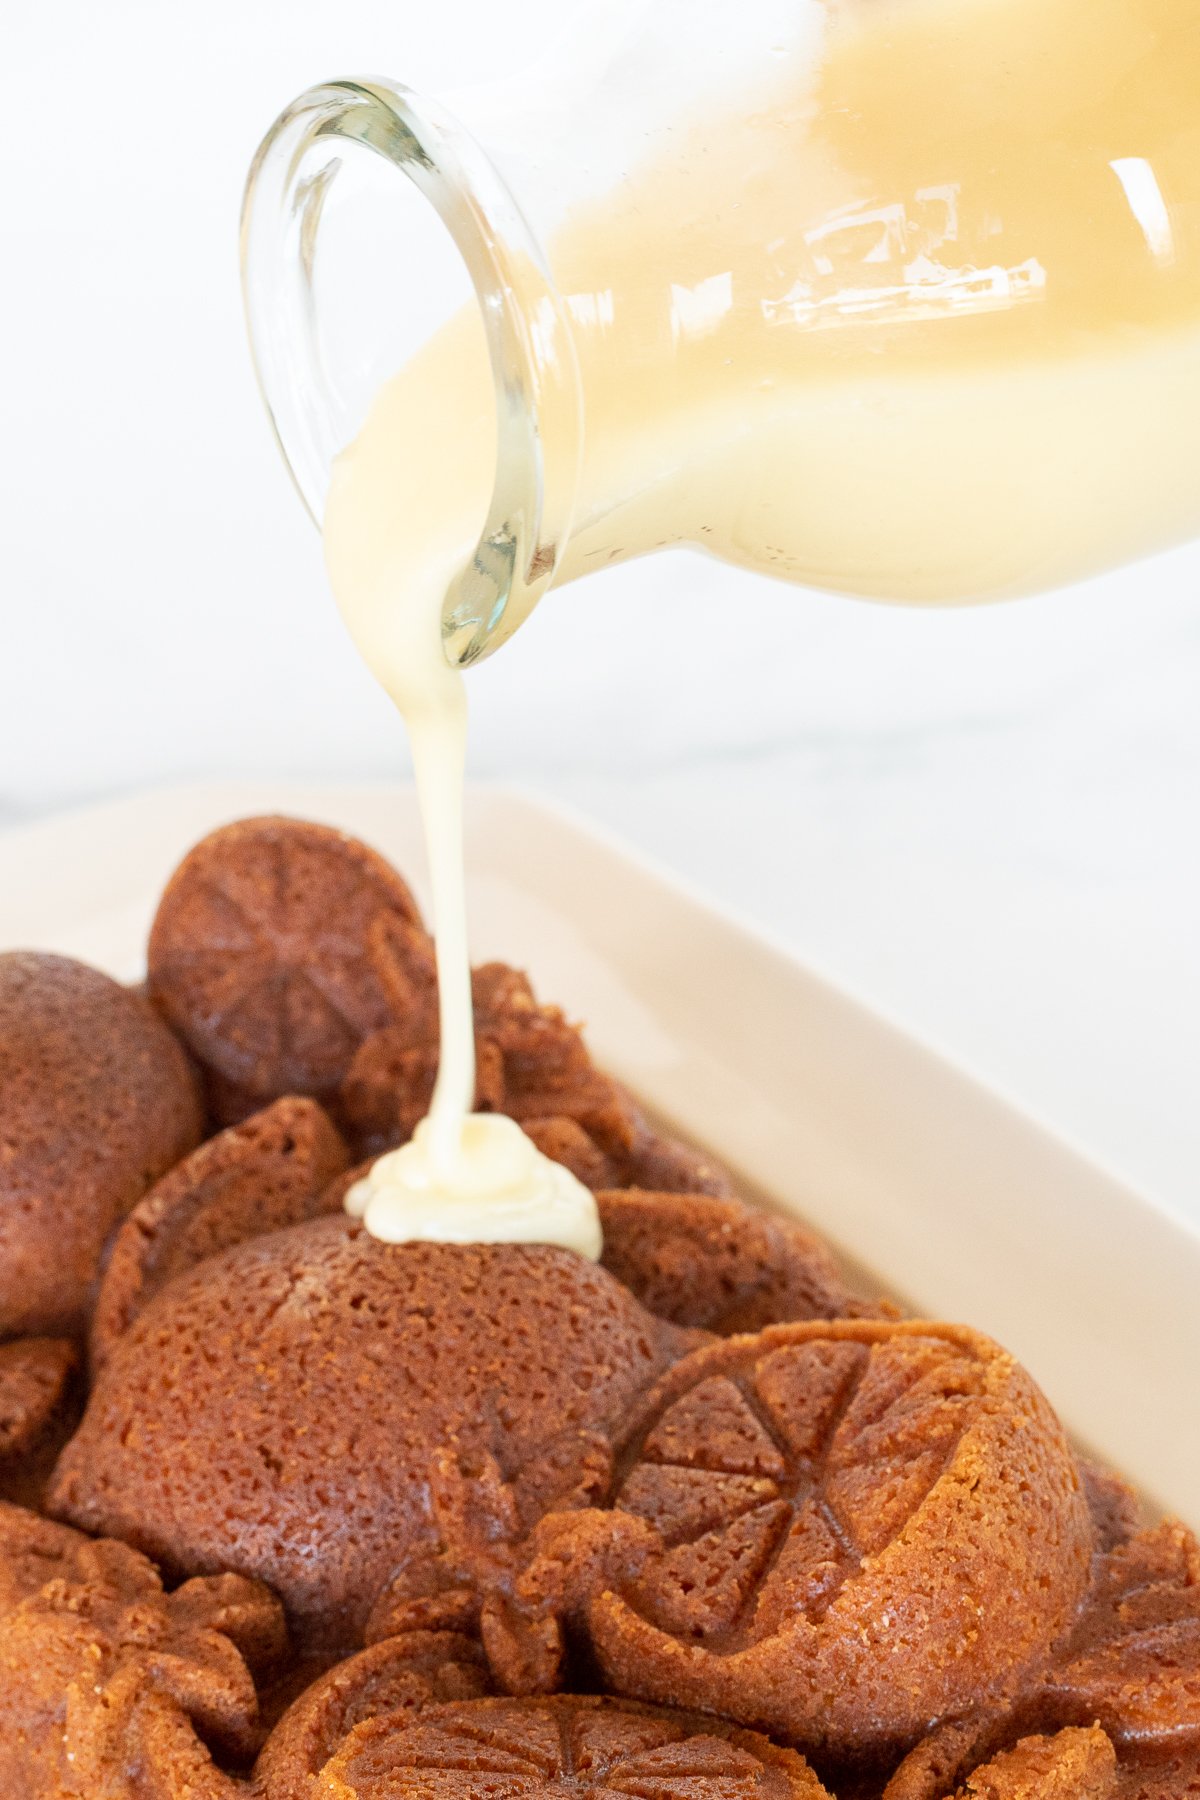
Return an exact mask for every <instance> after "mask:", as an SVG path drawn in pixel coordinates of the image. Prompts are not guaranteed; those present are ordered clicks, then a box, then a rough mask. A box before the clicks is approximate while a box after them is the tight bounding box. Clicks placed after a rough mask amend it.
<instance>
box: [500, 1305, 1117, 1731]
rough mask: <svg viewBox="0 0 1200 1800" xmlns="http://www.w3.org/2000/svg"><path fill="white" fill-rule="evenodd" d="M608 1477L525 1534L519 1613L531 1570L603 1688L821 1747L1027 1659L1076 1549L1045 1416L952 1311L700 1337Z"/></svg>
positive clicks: (1034, 1662) (917, 1718) (1070, 1495)
mask: <svg viewBox="0 0 1200 1800" xmlns="http://www.w3.org/2000/svg"><path fill="white" fill-rule="evenodd" d="M613 1493H614V1509H613V1512H612V1513H611V1514H610V1515H608V1517H607V1519H605V1518H603V1517H600V1516H598V1515H597V1514H596V1513H595V1512H594V1511H593V1512H591V1513H589V1514H579V1515H577V1516H576V1517H575V1518H566V1519H557V1520H547V1521H545V1522H544V1525H543V1526H542V1527H541V1528H539V1535H540V1539H541V1542H542V1545H543V1546H544V1548H543V1552H542V1556H541V1559H540V1560H539V1558H538V1557H537V1556H536V1555H535V1556H534V1558H533V1560H532V1562H531V1564H530V1566H529V1568H528V1570H527V1571H526V1573H525V1575H523V1576H522V1578H521V1582H520V1584H519V1586H518V1589H517V1594H516V1605H517V1608H518V1611H520V1609H521V1608H526V1609H528V1610H529V1613H530V1616H536V1609H537V1595H538V1593H539V1591H540V1590H539V1584H540V1583H543V1582H544V1583H546V1584H547V1586H546V1587H545V1589H544V1590H542V1591H544V1592H546V1593H547V1594H551V1593H554V1592H556V1591H557V1593H558V1594H559V1596H560V1598H559V1602H558V1603H559V1604H560V1605H561V1604H564V1601H563V1598H562V1596H563V1594H564V1592H565V1593H566V1594H567V1596H568V1598H567V1601H566V1604H568V1609H570V1608H571V1607H574V1608H575V1609H577V1610H578V1613H579V1615H580V1617H581V1619H582V1621H583V1623H584V1625H585V1627H586V1631H587V1634H588V1637H589V1639H590V1642H591V1644H592V1646H593V1648H594V1650H595V1651H596V1653H597V1656H598V1659H599V1663H600V1667H601V1669H602V1671H603V1674H604V1677H605V1680H606V1683H607V1685H609V1686H610V1687H611V1688H613V1689H614V1690H615V1691H618V1692H621V1693H628V1694H634V1695H637V1696H639V1697H641V1698H646V1699H651V1700H656V1701H662V1702H666V1701H667V1700H668V1699H669V1701H670V1702H671V1703H673V1704H684V1705H690V1706H700V1707H703V1708H705V1709H706V1710H711V1711H713V1712H716V1713H719V1714H721V1715H722V1716H724V1717H727V1718H734V1719H737V1720H739V1721H741V1722H743V1723H745V1724H749V1725H754V1726H756V1727H758V1728H760V1729H767V1730H770V1731H771V1732H772V1733H773V1734H775V1735H778V1736H779V1737H781V1738H782V1739H784V1740H785V1741H788V1742H793V1743H797V1744H799V1745H800V1746H801V1747H802V1748H806V1747H807V1748H811V1749H812V1750H814V1751H817V1752H820V1753H822V1754H828V1755H832V1756H834V1757H839V1756H845V1755H849V1754H856V1755H861V1756H866V1757H879V1758H881V1759H882V1758H884V1757H886V1756H889V1755H893V1754H895V1753H897V1752H902V1751H903V1749H904V1748H905V1747H906V1745H907V1744H911V1743H913V1742H915V1741H916V1740H917V1739H918V1738H920V1737H921V1736H922V1735H923V1733H924V1731H925V1730H926V1729H927V1725H928V1721H929V1720H930V1719H932V1718H937V1717H938V1716H939V1715H940V1716H947V1715H949V1716H953V1715H954V1714H955V1713H957V1712H959V1711H962V1710H963V1709H964V1708H970V1707H972V1706H974V1705H976V1704H978V1703H979V1702H980V1701H981V1700H986V1698H987V1697H988V1696H989V1695H997V1694H1000V1693H1002V1692H1003V1691H1004V1690H1005V1689H1006V1687H1007V1686H1009V1685H1010V1684H1013V1683H1015V1682H1016V1681H1017V1679H1018V1678H1019V1677H1022V1676H1024V1675H1025V1674H1026V1672H1027V1671H1028V1670H1029V1669H1031V1668H1033V1669H1034V1670H1035V1671H1036V1669H1037V1668H1038V1667H1039V1666H1040V1665H1041V1664H1043V1663H1044V1662H1045V1660H1046V1658H1047V1656H1048V1653H1049V1650H1050V1647H1051V1645H1052V1643H1053V1642H1054V1640H1055V1639H1056V1638H1057V1637H1058V1636H1059V1635H1060V1634H1061V1633H1062V1631H1063V1629H1064V1627H1065V1626H1066V1625H1067V1624H1068V1623H1069V1621H1070V1620H1071V1619H1072V1617H1073V1616H1074V1614H1075V1611H1076V1608H1077V1606H1078V1604H1079V1601H1080V1598H1081V1596H1082V1593H1083V1590H1084V1586H1085V1583H1086V1581H1087V1575H1088V1566H1089V1561H1090V1555H1091V1550H1092V1545H1093V1534H1092V1525H1091V1519H1090V1516H1089V1513H1088V1509H1087V1505H1086V1502H1085V1499H1084V1497H1083V1494H1082V1491H1081V1484H1080V1481H1079V1476H1078V1472H1077V1470H1076V1467H1075V1463H1074V1459H1073V1457H1072V1455H1071V1453H1070V1450H1069V1449H1068V1447H1067V1444H1066V1442H1065V1440H1064V1437H1063V1434H1062V1430H1061V1427H1060V1426H1059V1424H1058V1422H1057V1420H1056V1419H1055V1418H1054V1415H1053V1414H1052V1412H1051V1411H1050V1408H1049V1407H1048V1405H1047V1404H1046V1402H1045V1400H1044V1399H1043V1398H1042V1396H1041V1395H1040V1394H1039V1392H1038V1390H1037V1389H1036V1388H1035V1387H1034V1385H1033V1383H1032V1382H1031V1381H1030V1379H1029V1377H1028V1376H1027V1375H1026V1374H1025V1373H1024V1371H1023V1370H1022V1369H1020V1367H1019V1366H1018V1365H1017V1364H1016V1363H1015V1362H1014V1361H1013V1360H1012V1358H1011V1357H1009V1356H1007V1355H1006V1354H1005V1353H1004V1352H1003V1351H1002V1350H1000V1349H999V1348H998V1347H997V1346H996V1345H994V1344H992V1343H991V1342H990V1341H989V1340H988V1339H985V1338H982V1337H979V1336H978V1335H977V1334H975V1333H972V1332H969V1331H966V1330H963V1329H960V1328H957V1327H947V1326H937V1325H924V1324H883V1323H879V1324H875V1323H866V1322H864V1323H861V1324H860V1323H857V1322H851V1321H835V1322H832V1323H830V1324H823V1325H820V1324H810V1325H793V1326H777V1327H772V1328H770V1329H768V1330H766V1331H763V1332H762V1333H761V1334H759V1335H758V1336H757V1337H742V1338H732V1339H729V1340H727V1341H726V1342H725V1343H723V1344H719V1345H715V1346H713V1347H711V1348H709V1349H705V1350H700V1351H697V1352H696V1353H695V1354H694V1355H692V1356H690V1357H688V1358H687V1359H686V1360H685V1361H684V1362H682V1363H680V1364H678V1365H677V1366H676V1368H674V1369H673V1370H672V1371H671V1372H670V1373H669V1374H668V1375H667V1376H666V1377H665V1378H664V1379H663V1381H662V1382H661V1383H660V1384H659V1386H658V1387H657V1388H656V1389H655V1391H654V1393H653V1394H652V1395H651V1397H650V1399H649V1400H648V1402H647V1407H646V1412H645V1415H644V1416H643V1417H642V1418H641V1419H640V1421H639V1423H638V1425H637V1427H636V1430H635V1431H634V1433H633V1435H632V1436H631V1438H630V1439H629V1441H628V1442H627V1443H625V1445H624V1446H623V1449H622V1450H621V1452H620V1455H619V1458H618V1465H617V1475H616V1481H615V1486H614V1490H613ZM606 1534H607V1547H603V1546H604V1545H605V1543H606ZM573 1538H574V1539H575V1541H576V1548H575V1549H574V1550H573V1548H572V1539H573ZM598 1541H599V1543H600V1544H601V1546H602V1549H601V1550H600V1551H598V1550H597V1542H598ZM573 1556H574V1557H575V1559H576V1561H577V1563H578V1567H579V1569H580V1570H582V1571H583V1573H582V1574H576V1575H575V1577H573V1578H570V1577H564V1576H563V1575H562V1570H563V1569H564V1568H567V1569H569V1568H570V1566H571V1562H572V1557H573ZM564 1581H565V1588H564ZM556 1584H557V1588H556Z"/></svg>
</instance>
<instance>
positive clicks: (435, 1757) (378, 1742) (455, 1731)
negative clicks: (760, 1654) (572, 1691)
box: [259, 1695, 829, 1800]
mask: <svg viewBox="0 0 1200 1800" xmlns="http://www.w3.org/2000/svg"><path fill="white" fill-rule="evenodd" d="M286 1723H287V1722H286V1721H285V1722H284V1729H286ZM266 1774H267V1779H266V1780H265V1781H263V1782H262V1792H263V1800H300V1794H301V1790H298V1789H296V1788H285V1787H281V1786H279V1785H277V1783H276V1782H274V1781H272V1779H270V1775H271V1771H270V1768H269V1767H268V1769H267V1771H266ZM259 1775H260V1780H261V1779H262V1775H263V1765H262V1764H260V1767H259ZM484 1794H486V1795H487V1796H488V1800H572V1796H578V1797H579V1800H601V1796H603V1795H605V1794H615V1795H622V1796H625V1797H626V1800H628V1797H629V1796H631V1795H640V1796H643V1797H644V1800H695V1797H696V1796H699V1795H703V1796H704V1800H829V1796H828V1795H827V1794H826V1791H825V1789H824V1788H823V1787H822V1786H821V1784H820V1782H819V1781H818V1780H817V1778H816V1776H815V1775H814V1774H813V1772H812V1770H811V1769H810V1768H809V1767H808V1765H807V1763H806V1762H805V1761H804V1759H803V1758H802V1757H800V1756H798V1755H797V1754H796V1753H795V1751H792V1750H785V1749H781V1748H780V1747H779V1746H777V1745H775V1744H772V1743H770V1742H769V1741H768V1740H767V1739H766V1738H764V1737H760V1736H759V1735H757V1734H756V1733H754V1732H749V1731H743V1730H739V1729H738V1728H737V1727H735V1726H730V1725H727V1724H723V1723H721V1722H720V1721H718V1720H715V1719H707V1718H700V1717H697V1716H696V1715H688V1714H686V1713H679V1712H671V1711H663V1710H660V1709H658V1708H654V1707H648V1706H641V1705H638V1704H637V1703H636V1702H633V1701H621V1700H613V1699H607V1698H601V1697H596V1696H590V1697H576V1696H572V1695H557V1696H555V1697H553V1698H550V1699H540V1700H534V1699H525V1700H520V1699H515V1700H514V1699H481V1700H473V1701H462V1702H457V1703H449V1704H445V1705H436V1706H430V1707H425V1708H423V1709H420V1710H416V1711H411V1710H410V1711H404V1712H386V1711H385V1712H381V1713H377V1714H375V1715H374V1716H369V1717H365V1718H363V1719H361V1721H360V1722H358V1723H356V1724H354V1725H353V1726H352V1728H351V1729H349V1730H348V1731H347V1732H346V1734H345V1736H344V1737H343V1738H342V1740H341V1742H339V1743H337V1744H336V1745H335V1746H333V1747H332V1748H331V1754H330V1755H329V1758H328V1760H327V1761H326V1762H325V1763H324V1765H323V1766H322V1767H321V1768H320V1770H319V1771H318V1772H316V1773H315V1774H314V1776H313V1777H312V1779H311V1783H310V1787H309V1789H308V1795H307V1796H306V1797H305V1800H435V1797H436V1800H479V1796H481V1795H484Z"/></svg>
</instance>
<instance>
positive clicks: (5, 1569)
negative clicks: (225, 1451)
mask: <svg viewBox="0 0 1200 1800" xmlns="http://www.w3.org/2000/svg"><path fill="white" fill-rule="evenodd" d="M284 1647H285V1640H284V1633H283V1616H282V1612H281V1610H280V1608H279V1606H278V1604H277V1603H276V1602H275V1600H274V1599H273V1598H272V1596H271V1595H270V1594H269V1593H268V1592H267V1591H266V1589H264V1588H262V1587H261V1586H260V1585H259V1584H258V1583H257V1582H249V1581H243V1580H240V1579H238V1578H237V1577H234V1576H225V1577H220V1578H217V1579H213V1580H206V1581H193V1582H188V1583H186V1584H185V1585H184V1586H183V1587H181V1588H180V1589H178V1590H177V1591H176V1592H175V1593H173V1594H168V1593H167V1592H165V1591H164V1589H163V1586H162V1583H161V1581H160V1580H159V1578H158V1575H157V1573H156V1571H155V1570H154V1569H153V1567H152V1566H151V1565H150V1564H149V1563H148V1562H147V1561H146V1559H145V1558H144V1557H141V1556H139V1555H138V1554H137V1553H136V1552H135V1551H133V1550H130V1549H128V1548H127V1547H126V1546H125V1545H124V1544H118V1543H111V1542H104V1541H101V1542H94V1541H92V1540H91V1539H88V1538H85V1537H82V1536H81V1535H80V1534H79V1533H77V1532H74V1531H70V1530H68V1529H66V1528H65V1527H63V1526H57V1525H52V1524H50V1523H49V1522H48V1521H46V1520H44V1519H39V1518H36V1517H35V1516H34V1515H33V1514H30V1513H26V1512H23V1511H22V1510H21V1509H20V1508H17V1507H9V1506H0V1793H3V1794H4V1795H5V1797H6V1800H8V1797H9V1796H11V1800H180V1797H182V1796H188V1800H226V1797H227V1796H232V1795H233V1794H234V1793H235V1791H237V1790H235V1787H234V1784H233V1783H232V1782H231V1781H230V1780H228V1778H227V1777H225V1776H224V1775H222V1774H221V1773H220V1772H219V1770H218V1768H217V1766H216V1765H215V1764H214V1762H213V1760H212V1756H211V1755H210V1749H209V1746H215V1747H217V1748H218V1749H219V1751H220V1752H221V1753H222V1754H224V1755H228V1756H231V1757H234V1758H238V1757H247V1756H248V1755H249V1754H251V1753H252V1752H253V1750H254V1748H255V1746H256V1742H257V1739H258V1735H259V1733H258V1702H257V1695H256V1690H255V1684H254V1678H253V1673H252V1671H254V1670H259V1669H266V1668H269V1667H270V1666H271V1664H272V1663H274V1662H276V1661H278V1659H279V1658H280V1657H281V1656H282V1655H283V1652H284Z"/></svg>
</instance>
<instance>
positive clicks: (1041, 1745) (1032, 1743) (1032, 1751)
mask: <svg viewBox="0 0 1200 1800" xmlns="http://www.w3.org/2000/svg"><path fill="white" fill-rule="evenodd" d="M1116 1791H1117V1758H1116V1753H1115V1752H1114V1750H1113V1747H1112V1745H1111V1744H1110V1743H1109V1741H1108V1739H1107V1738H1106V1737H1105V1735H1104V1733H1103V1732H1102V1731H1101V1730H1100V1729H1099V1727H1098V1726H1092V1727H1091V1728H1090V1729H1088V1730H1080V1731H1074V1730H1066V1731H1060V1732H1058V1733H1056V1735H1055V1736H1054V1737H1031V1738H1022V1739H1021V1741H1020V1742H1019V1743H1018V1744H1015V1745H1014V1746H1013V1748H1012V1749H1011V1750H1003V1751H1001V1752H1000V1754H999V1756H996V1757H994V1758H993V1759H992V1761H991V1762H989V1763H986V1764H985V1765H984V1766H983V1767H982V1768H980V1769H976V1770H975V1771H974V1773H973V1774H971V1775H970V1776H968V1778H967V1781H966V1785H965V1787H964V1788H963V1800H1112V1797H1113V1796H1114V1795H1115V1794H1116Z"/></svg>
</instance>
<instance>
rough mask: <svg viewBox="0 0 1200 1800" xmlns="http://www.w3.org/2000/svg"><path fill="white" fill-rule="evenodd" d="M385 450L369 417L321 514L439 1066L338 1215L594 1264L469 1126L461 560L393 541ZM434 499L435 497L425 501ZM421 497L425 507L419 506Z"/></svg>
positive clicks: (575, 1198)
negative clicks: (408, 802)
mask: <svg viewBox="0 0 1200 1800" xmlns="http://www.w3.org/2000/svg"><path fill="white" fill-rule="evenodd" d="M397 454H398V448H397V444H396V441H395V438H394V436H393V435H392V433H391V432H390V431H389V430H380V429H379V428H378V417H377V415H373V416H372V423H371V424H370V425H369V426H368V428H367V430H366V431H364V432H363V433H362V434H361V436H360V437H359V438H358V439H357V440H356V441H355V443H354V444H352V445H351V446H350V448H349V449H348V450H347V451H345V452H344V453H343V455H342V456H341V457H339V459H338V463H337V466H336V468H335V470H334V478H333V484H332V487H331V490H330V495H329V501H328V504H327V507H326V518H325V557H326V564H327V566H328V569H329V574H330V580H331V582H332V585H333V590H334V594H335V596H336V598H337V601H338V605H339V607H340V609H341V611H342V614H343V617H344V618H345V620H346V622H347V624H348V625H349V627H350V630H351V633H352V635H353V637H354V640H355V642H356V643H357V645H358V647H359V649H360V651H361V652H362V654H363V657H364V658H365V660H366V662H367V663H368V665H369V666H370V668H371V669H372V671H373V672H374V674H375V675H376V677H377V678H378V680H379V681H380V682H381V683H382V685H383V686H384V688H386V690H387V692H388V693H389V694H390V695H391V697H392V699H393V700H394V701H395V703H396V705H397V707H398V708H399V710H400V712H401V713H402V714H403V717H404V721H405V724H406V725H407V727H408V735H409V740H410V742H411V745H412V755H413V768H414V772H415V775H416V784H417V797H418V800H419V802H420V808H421V819H422V824H423V826H424V832H425V843H426V851H427V856H428V862H429V874H430V884H431V888H432V896H433V927H434V938H435V942H436V946H437V973H438V1010H439V1023H440V1030H441V1054H440V1060H439V1064H438V1074H437V1083H436V1086H435V1088H434V1094H433V1103H432V1106H431V1108H430V1112H429V1116H428V1118H427V1119H425V1120H424V1121H423V1122H422V1124H421V1125H420V1126H419V1127H418V1128H417V1131H416V1133H415V1135H414V1137H413V1139H412V1142H411V1143H409V1144H406V1145H404V1146H403V1147H402V1148H401V1149H400V1150H397V1151H395V1152H393V1153H392V1154H390V1155H388V1156H384V1157H382V1158H380V1160H379V1161H378V1162H377V1163H376V1164H375V1166H374V1167H373V1168H372V1169H371V1171H370V1173H369V1174H368V1176H367V1177H366V1178H365V1180H363V1181H361V1182H359V1183H358V1184H357V1185H356V1186H355V1187H354V1188H352V1189H351V1191H350V1194H349V1196H348V1197H347V1209H348V1210H349V1211H350V1212H351V1213H353V1214H356V1215H357V1216H359V1217H361V1218H362V1219H363V1220H364V1222H365V1224H366V1227H367V1230H368V1231H369V1232H371V1233H372V1235H373V1236H375V1237H378V1238H382V1239H384V1240H386V1241H387V1242H390V1243H398V1242H404V1241H407V1240H409V1239H436V1240H441V1241H443V1242H446V1243H512V1242H521V1243H544V1244H561V1245H563V1246H565V1247H566V1248H568V1249H572V1250H577V1251H578V1252H579V1254H580V1255H582V1256H587V1257H590V1258H592V1259H593V1260H596V1259H598V1258H599V1255H600V1250H601V1232H600V1221H599V1215H598V1213H597V1211H596V1202H595V1200H594V1198H593V1196H592V1194H591V1193H590V1192H589V1190H588V1189H587V1188H586V1187H584V1186H583V1184H582V1183H581V1182H579V1181H577V1180H576V1179H575V1177H574V1176H573V1175H572V1174H571V1173H570V1171H569V1170H567V1169H564V1168H563V1167H562V1166H561V1164H559V1163H556V1162H552V1161H551V1160H550V1159H549V1158H548V1157H545V1156H543V1155H542V1153H541V1151H540V1150H538V1148H537V1147H536V1145H535V1144H534V1143H533V1142H532V1141H531V1140H530V1139H529V1138H528V1137H526V1135H525V1133H524V1132H523V1131H522V1130H521V1128H520V1126H519V1125H517V1124H516V1123H515V1122H514V1121H513V1120H511V1119H508V1118H504V1117H502V1116H500V1115H497V1114H473V1113H472V1111H471V1108H472V1105H473V1103H474V1095H475V1021H474V1010H473V1006H472V1000H471V967H470V955H469V948H468V937H467V906H466V888H465V881H464V871H463V820H462V811H463V779H464V768H465V762H466V738H467V696H466V687H465V683H464V681H463V677H462V675H461V674H460V673H459V671H458V670H456V669H452V668H451V667H450V665H449V663H448V662H447V661H446V658H445V655H444V653H443V649H442V600H443V597H444V595H445V591H446V587H447V584H448V582H449V579H450V577H451V576H452V575H453V574H454V573H455V571H456V570H457V568H458V567H459V566H460V563H461V560H462V557H463V555H465V554H466V551H467V548H469V546H463V545H460V544H457V543H451V544H449V545H447V544H443V545H441V546H440V548H441V552H442V554H441V557H440V559H435V560H434V561H433V562H432V563H431V562H430V560H429V558H428V556H426V558H425V560H423V561H422V560H421V559H420V558H419V557H417V556H416V555H415V554H414V555H411V556H410V555H409V553H408V546H407V545H406V544H405V542H404V541H403V539H399V540H398V539H397V537H396V535H395V532H394V530H393V528H392V527H393V522H394V517H395V492H394V485H395V471H396V459H397ZM436 491H437V490H436V489H435V490H434V493H435V494H436ZM432 497H433V496H431V499H432Z"/></svg>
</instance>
